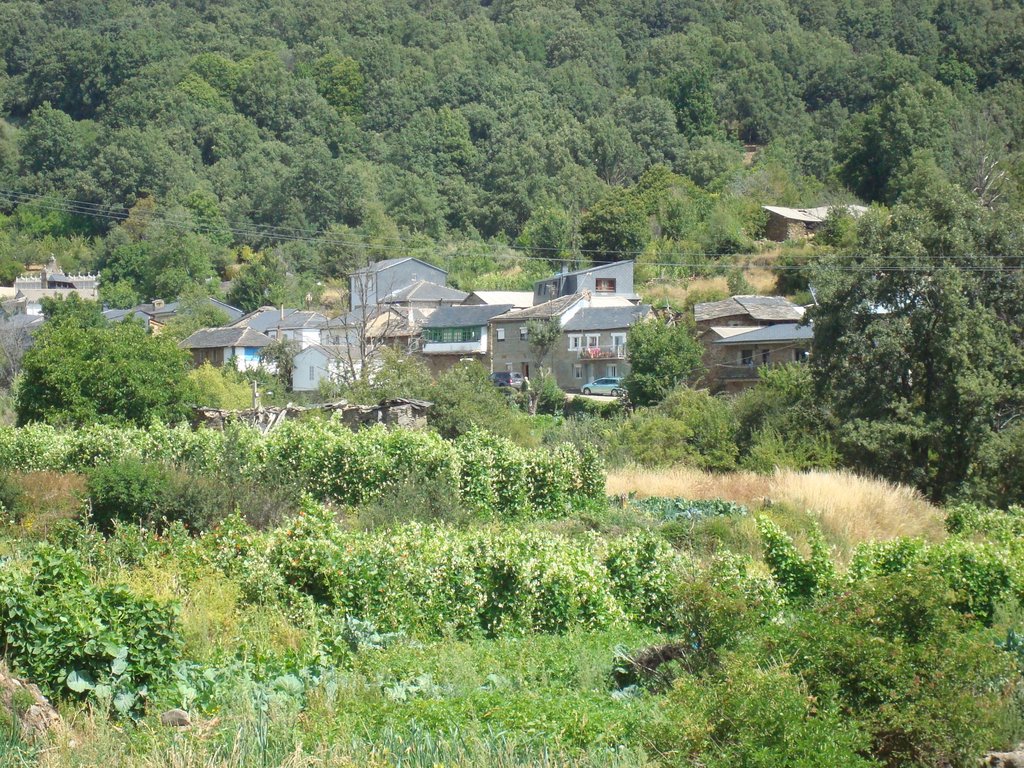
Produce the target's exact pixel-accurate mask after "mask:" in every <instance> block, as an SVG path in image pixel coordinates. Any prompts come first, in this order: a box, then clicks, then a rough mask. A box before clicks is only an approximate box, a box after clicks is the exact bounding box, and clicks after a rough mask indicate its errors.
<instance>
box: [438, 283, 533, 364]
mask: <svg viewBox="0 0 1024 768" xmlns="http://www.w3.org/2000/svg"><path fill="white" fill-rule="evenodd" d="M531 295H532V294H531ZM514 308H515V307H513V306H512V305H511V304H497V305H489V304H478V305H462V306H458V307H441V308H440V309H436V310H434V312H433V314H431V315H430V318H429V319H428V320H427V321H426V322H425V323H424V324H423V330H422V338H421V344H420V354H421V355H422V356H423V359H424V360H425V361H426V363H427V368H428V369H429V370H430V372H431V373H432V374H434V375H437V374H439V373H442V372H444V371H446V370H447V369H449V368H451V367H452V366H453V365H455V364H456V363H458V362H459V361H460V360H465V359H470V360H478V361H480V362H481V363H483V364H484V365H486V366H488V367H490V358H489V354H488V353H489V347H488V343H487V342H488V333H487V324H488V322H490V320H491V319H493V318H495V317H498V316H499V315H503V314H504V313H506V312H508V311H509V310H511V309H514Z"/></svg>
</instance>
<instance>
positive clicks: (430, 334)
mask: <svg viewBox="0 0 1024 768" xmlns="http://www.w3.org/2000/svg"><path fill="white" fill-rule="evenodd" d="M423 338H425V339H426V340H427V341H430V342H433V343H435V344H464V343H466V342H471V341H480V327H479V326H476V327H474V328H425V329H424V330H423Z"/></svg>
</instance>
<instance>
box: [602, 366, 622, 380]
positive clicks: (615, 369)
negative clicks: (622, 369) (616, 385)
mask: <svg viewBox="0 0 1024 768" xmlns="http://www.w3.org/2000/svg"><path fill="white" fill-rule="evenodd" d="M605 373H607V374H608V376H609V377H610V378H613V379H617V378H619V366H618V365H615V364H614V363H613V364H612V365H609V366H608V368H607V370H606V371H605Z"/></svg>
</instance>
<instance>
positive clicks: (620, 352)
mask: <svg viewBox="0 0 1024 768" xmlns="http://www.w3.org/2000/svg"><path fill="white" fill-rule="evenodd" d="M650 311H651V308H650V307H649V306H647V305H638V304H634V303H633V302H631V301H629V300H628V299H627V298H625V297H623V296H594V295H592V294H590V293H589V292H582V293H577V294H572V295H570V296H561V297H559V298H556V299H553V300H551V301H547V302H543V303H541V304H536V305H534V306H532V307H529V308H527V309H520V310H513V311H510V312H507V313H505V314H502V315H498V316H496V317H494V318H492V319H491V320H490V321H489V323H488V334H489V340H488V344H489V347H490V349H491V371H515V372H518V373H522V374H523V376H525V377H530V376H531V375H532V376H537V375H539V373H540V371H539V370H538V366H539V365H540V361H538V360H537V355H536V352H535V351H534V350H533V349H531V348H530V338H529V325H530V321H533V320H542V321H543V320H554V321H556V322H557V323H558V324H559V326H560V330H561V333H560V335H559V338H558V340H557V341H556V342H555V344H554V345H553V348H552V349H551V351H550V352H549V353H548V355H547V357H546V358H545V359H544V361H543V367H544V368H548V369H550V370H551V373H552V375H553V376H554V378H555V381H557V382H558V386H560V387H561V388H562V389H573V390H578V389H580V388H581V387H582V386H583V385H584V384H586V383H587V382H588V381H590V380H591V379H594V378H599V377H603V376H619V377H624V376H626V375H627V374H628V373H629V358H628V355H627V354H626V350H627V345H628V336H629V329H630V328H631V327H632V326H633V325H634V324H635V323H637V322H639V321H641V320H643V319H644V318H646V317H647V316H648V315H649V314H650Z"/></svg>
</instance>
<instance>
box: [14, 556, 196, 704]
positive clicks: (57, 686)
mask: <svg viewBox="0 0 1024 768" xmlns="http://www.w3.org/2000/svg"><path fill="white" fill-rule="evenodd" d="M76 560H77V557H76V555H75V554H74V553H72V552H69V551H65V550H60V549H57V548H54V547H51V546H49V545H42V546H40V547H38V548H37V549H36V551H35V554H34V556H33V557H32V559H31V561H30V562H29V563H28V564H27V566H28V567H27V569H24V570H23V569H21V568H19V567H18V564H16V563H14V562H11V561H8V562H6V563H4V564H0V637H2V638H3V643H4V655H5V656H6V658H7V659H8V660H9V661H10V663H11V664H12V666H13V667H14V668H15V669H16V670H17V671H18V672H19V673H21V674H23V675H25V676H27V677H28V678H30V679H31V680H32V681H33V682H35V683H37V684H39V686H40V687H41V688H42V689H43V690H44V691H45V692H46V693H47V695H49V696H54V697H58V698H72V697H76V696H77V697H79V698H81V697H83V696H84V695H86V694H88V693H89V692H92V693H93V694H94V695H96V696H97V697H99V698H100V699H101V700H106V701H107V702H108V703H112V704H113V705H114V707H115V708H116V709H117V710H118V711H119V712H121V713H127V712H129V711H131V710H133V709H135V708H136V707H137V706H139V704H140V703H141V701H142V700H143V699H144V698H145V696H146V692H147V690H148V689H149V687H150V686H152V685H153V684H154V683H156V682H158V681H159V680H160V679H162V678H163V677H164V676H165V675H167V673H168V672H169V670H170V667H171V665H172V664H173V663H174V662H175V661H177V657H178V654H179V651H180V646H181V641H180V638H179V636H178V633H177V630H176V628H175V619H174V611H173V609H172V608H170V607H165V606H162V605H159V604H158V603H156V602H154V601H151V600H144V599H140V598H137V597H134V596H133V595H131V594H130V593H129V592H128V590H127V589H125V588H124V587H121V586H117V585H105V586H96V585H93V584H92V583H90V581H89V580H88V578H87V577H86V574H85V572H84V571H83V570H82V568H81V566H79V565H78V563H77V562H76Z"/></svg>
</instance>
